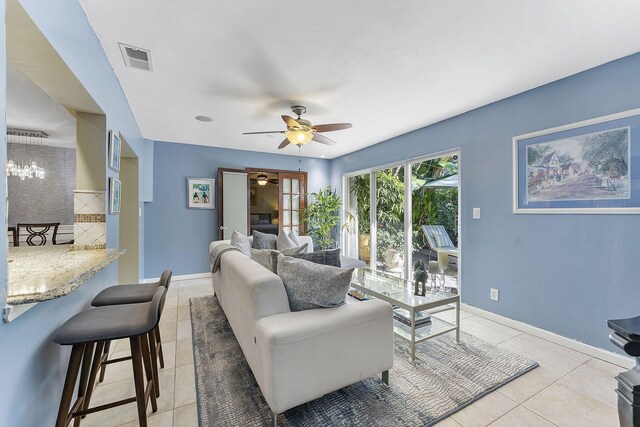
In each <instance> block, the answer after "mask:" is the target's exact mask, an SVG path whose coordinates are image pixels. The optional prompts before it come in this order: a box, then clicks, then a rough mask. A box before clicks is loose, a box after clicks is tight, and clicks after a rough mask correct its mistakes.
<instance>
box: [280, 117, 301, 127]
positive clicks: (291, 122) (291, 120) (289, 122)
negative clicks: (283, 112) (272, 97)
mask: <svg viewBox="0 0 640 427" xmlns="http://www.w3.org/2000/svg"><path fill="white" fill-rule="evenodd" d="M282 120H284V122H285V123H286V124H287V126H289V127H301V126H300V123H298V122H296V120H295V119H294V118H293V117H289V116H282Z"/></svg>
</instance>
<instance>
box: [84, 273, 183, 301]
mask: <svg viewBox="0 0 640 427" xmlns="http://www.w3.org/2000/svg"><path fill="white" fill-rule="evenodd" d="M170 283H171V270H165V271H163V272H162V276H160V280H159V281H157V282H153V283H139V284H135V285H116V286H110V287H108V288H106V289H104V290H103V291H101V292H100V293H98V295H96V296H95V297H94V298H93V300H92V301H91V305H92V306H93V307H102V306H105V305H116V304H136V303H140V302H149V301H151V299H153V295H154V294H155V293H156V289H158V286H164V287H165V288H167V289H168V288H169V284H170Z"/></svg>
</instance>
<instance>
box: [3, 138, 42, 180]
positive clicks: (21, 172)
mask: <svg viewBox="0 0 640 427" xmlns="http://www.w3.org/2000/svg"><path fill="white" fill-rule="evenodd" d="M48 137H49V135H47V134H46V133H45V132H42V131H39V130H27V129H7V142H13V143H17V144H22V145H23V147H24V151H23V155H22V158H20V159H16V160H14V159H9V160H8V161H7V176H17V177H19V178H20V180H21V181H24V180H25V179H26V178H34V177H35V178H39V179H44V167H43V165H42V163H41V164H38V162H37V161H36V160H35V159H34V158H32V157H31V156H30V155H29V151H30V152H31V154H33V147H41V146H42V139H43V138H48Z"/></svg>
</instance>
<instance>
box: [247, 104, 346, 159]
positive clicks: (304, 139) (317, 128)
mask: <svg viewBox="0 0 640 427" xmlns="http://www.w3.org/2000/svg"><path fill="white" fill-rule="evenodd" d="M291 111H293V113H294V114H296V115H297V116H298V118H297V119H294V118H293V117H290V116H281V117H282V120H284V122H285V123H286V124H287V130H271V131H265V132H244V133H243V135H258V134H268V133H284V134H285V135H286V136H287V137H286V138H285V139H284V140H283V141H282V142H281V143H280V145H278V149H281V148H284V147H286V146H287V145H289V144H294V145H297V146H298V147H302V146H303V145H305V144H307V143H308V142H310V141H315V142H319V143H320V144H326V145H336V142H335V141H333V140H331V139H329V138H327V137H326V136H324V135H320V133H322V132H332V131H336V130H342V129H349V128H350V127H352V126H353V125H352V124H351V123H329V124H324V125H312V124H311V122H310V121H309V120H305V119H302V118H300V116H301V115H303V114H304V113H306V112H307V108H306V107H303V106H301V105H294V106H293V107H291Z"/></svg>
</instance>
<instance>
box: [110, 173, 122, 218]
mask: <svg viewBox="0 0 640 427" xmlns="http://www.w3.org/2000/svg"><path fill="white" fill-rule="evenodd" d="M121 203H122V182H120V180H119V179H116V178H109V213H110V214H116V215H117V214H119V213H120V205H121Z"/></svg>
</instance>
